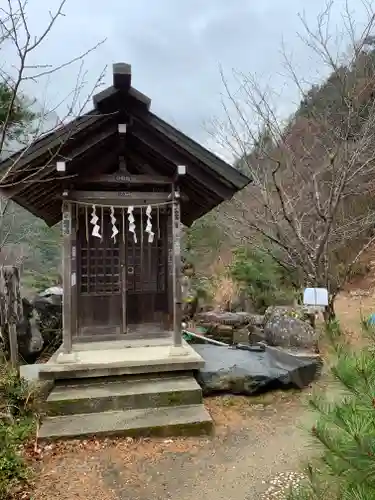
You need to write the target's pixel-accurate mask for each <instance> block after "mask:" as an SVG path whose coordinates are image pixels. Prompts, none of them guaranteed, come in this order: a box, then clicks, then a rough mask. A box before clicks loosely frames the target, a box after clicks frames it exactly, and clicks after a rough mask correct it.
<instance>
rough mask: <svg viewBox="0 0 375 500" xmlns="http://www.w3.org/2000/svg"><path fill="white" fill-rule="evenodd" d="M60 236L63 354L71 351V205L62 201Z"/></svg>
mask: <svg viewBox="0 0 375 500" xmlns="http://www.w3.org/2000/svg"><path fill="white" fill-rule="evenodd" d="M62 214H63V219H62V236H63V261H62V270H63V273H62V274H63V318H62V320H63V321H62V323H63V353H64V354H70V353H71V351H72V288H71V279H72V278H71V275H72V272H71V270H72V268H71V265H72V259H71V256H72V205H71V203H69V202H68V201H63V205H62Z"/></svg>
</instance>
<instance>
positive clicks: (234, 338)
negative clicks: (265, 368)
mask: <svg viewBox="0 0 375 500" xmlns="http://www.w3.org/2000/svg"><path fill="white" fill-rule="evenodd" d="M195 320H196V324H197V326H200V327H203V328H205V329H206V336H207V337H209V338H213V339H215V340H220V341H222V342H226V343H228V344H237V343H247V342H249V343H250V344H255V343H256V342H260V341H262V342H265V343H266V344H268V345H270V346H278V347H284V348H299V349H304V350H309V351H313V352H318V333H317V332H316V330H315V328H314V320H315V318H314V316H313V315H312V314H311V313H310V312H309V311H308V310H307V309H306V308H304V307H302V306H298V307H292V306H273V307H269V308H268V309H267V310H266V312H265V314H264V315H260V314H251V313H245V312H238V313H233V312H216V311H209V312H203V313H200V314H198V315H196V318H195Z"/></svg>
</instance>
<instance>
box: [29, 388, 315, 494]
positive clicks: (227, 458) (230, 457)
mask: <svg viewBox="0 0 375 500" xmlns="http://www.w3.org/2000/svg"><path fill="white" fill-rule="evenodd" d="M307 396H308V393H307V391H306V392H304V393H299V394H298V393H278V394H273V395H272V397H271V395H267V396H266V397H265V398H263V399H262V400H259V399H257V400H249V399H246V398H242V397H228V398H220V399H219V398H218V399H211V400H208V402H207V405H208V407H209V409H210V411H211V413H212V415H213V417H214V419H215V422H216V435H215V437H214V438H211V439H207V438H205V439H185V440H181V439H173V440H172V439H166V440H142V441H133V440H131V439H129V440H117V441H113V442H111V441H106V442H104V443H100V442H93V441H91V442H86V443H77V442H73V443H71V444H68V445H66V444H65V445H60V446H58V447H57V448H55V447H53V448H52V449H47V450H45V451H44V457H43V459H42V462H41V464H40V466H41V471H40V474H39V475H38V481H37V484H36V490H35V493H34V496H33V498H34V499H35V500H46V499H47V498H48V499H50V498H54V499H57V500H65V499H66V500H68V499H69V500H71V499H73V498H75V499H79V500H83V499H91V498H93V497H97V498H100V500H130V499H131V500H150V499H155V500H166V499H169V498H179V499H180V500H188V499H189V500H190V499H192V498H194V499H195V500H203V499H204V500H206V499H207V498H209V497H211V498H215V500H221V499H226V500H231V499H233V500H234V499H235V500H253V499H254V500H255V499H256V500H261V499H262V498H265V499H266V498H271V497H269V495H268V494H267V495H265V496H262V494H264V493H265V492H266V490H267V489H268V488H269V487H270V486H272V485H271V482H272V481H273V479H274V478H275V476H277V475H278V474H280V473H288V472H293V471H298V470H299V467H300V460H301V459H302V458H303V457H307V455H308V454H309V453H310V451H309V448H308V447H307V445H308V434H307V432H306V430H305V429H303V428H302V426H304V425H307V426H309V425H311V424H310V422H309V414H308V413H307V410H306V407H305V402H306V398H307ZM251 403H253V404H251ZM272 498H281V497H277V496H276V497H275V496H273V497H272Z"/></svg>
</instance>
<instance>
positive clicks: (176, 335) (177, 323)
mask: <svg viewBox="0 0 375 500" xmlns="http://www.w3.org/2000/svg"><path fill="white" fill-rule="evenodd" d="M185 174H186V167H185V166H178V167H177V171H176V174H175V175H176V176H175V183H174V184H173V188H172V200H173V205H172V242H173V263H172V264H173V346H174V347H181V346H182V276H181V267H182V265H181V207H180V191H179V179H180V177H181V176H183V175H185Z"/></svg>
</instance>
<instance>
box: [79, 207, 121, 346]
mask: <svg viewBox="0 0 375 500" xmlns="http://www.w3.org/2000/svg"><path fill="white" fill-rule="evenodd" d="M82 212H83V213H82ZM97 215H98V216H99V218H100V234H101V238H98V237H95V236H93V235H92V225H91V224H90V222H89V220H90V213H87V210H86V209H83V210H82V211H81V213H80V216H79V224H78V231H77V250H78V278H79V282H78V285H79V288H78V290H79V293H78V332H79V334H81V335H90V336H91V335H111V334H121V333H123V332H124V329H125V325H124V299H125V295H124V293H125V292H124V286H123V279H122V272H123V269H124V245H123V244H121V242H122V239H121V238H119V237H118V236H117V238H116V239H113V238H111V235H112V226H111V223H110V213H109V210H107V209H103V210H99V211H98V213H97ZM115 216H116V217H117V218H118V220H121V212H120V211H116V212H115Z"/></svg>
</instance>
